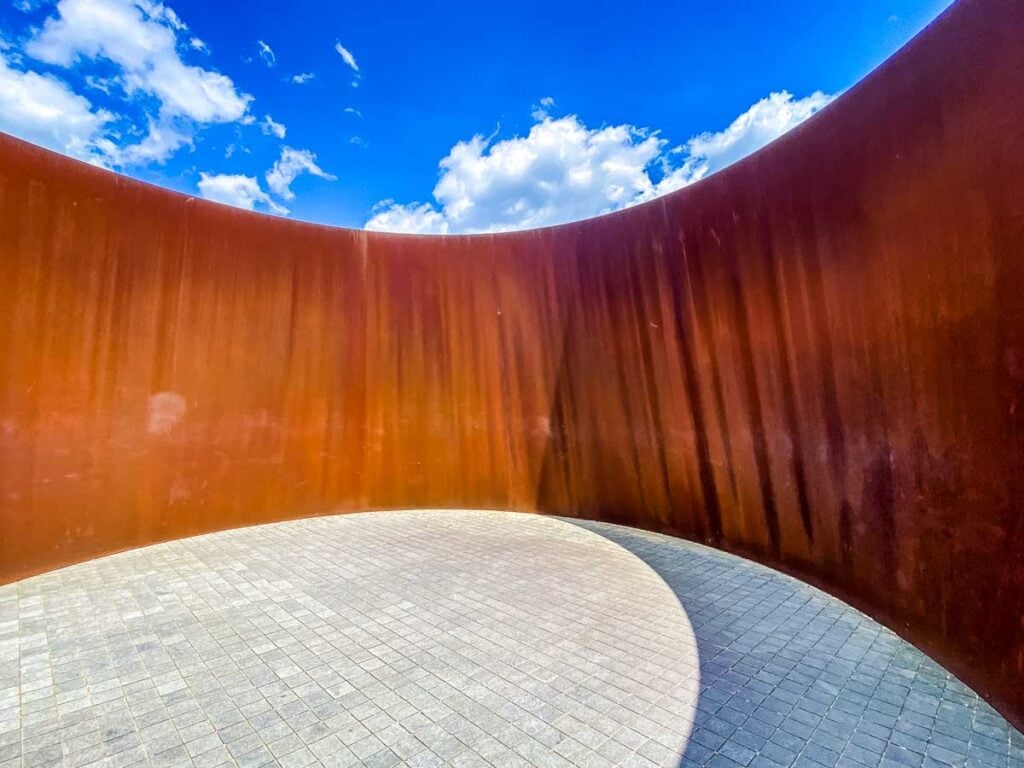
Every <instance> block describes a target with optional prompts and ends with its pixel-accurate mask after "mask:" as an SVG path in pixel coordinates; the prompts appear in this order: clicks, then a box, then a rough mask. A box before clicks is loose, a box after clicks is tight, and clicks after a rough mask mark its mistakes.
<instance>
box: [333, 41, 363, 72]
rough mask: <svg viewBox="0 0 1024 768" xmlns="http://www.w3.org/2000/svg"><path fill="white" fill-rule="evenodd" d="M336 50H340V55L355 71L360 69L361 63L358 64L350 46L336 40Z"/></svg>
mask: <svg viewBox="0 0 1024 768" xmlns="http://www.w3.org/2000/svg"><path fill="white" fill-rule="evenodd" d="M334 50H336V51H337V52H338V55H339V56H341V58H342V59H343V60H344V62H345V63H346V64H348V65H349V66H350V67H351V68H352V71H353V72H358V71H359V65H358V64H356V57H355V56H353V55H352V52H351V51H350V50H349V49H348V48H346V47H345V46H344V45H342V44H341V43H340V42H336V43H335V44H334Z"/></svg>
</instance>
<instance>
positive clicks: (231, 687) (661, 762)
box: [0, 511, 1024, 768]
mask: <svg viewBox="0 0 1024 768" xmlns="http://www.w3.org/2000/svg"><path fill="white" fill-rule="evenodd" d="M8 765H10V766H12V768H13V766H15V765H16V766H18V768H27V767H29V766H65V765H66V766H79V765H81V766H86V765H105V766H111V767H116V766H129V765H143V766H145V765H148V766H196V767H197V768H216V767H217V766H221V765H230V766H251V767H252V768H258V766H263V765H280V766H284V767H285V768H289V767H291V768H304V766H356V765H364V766H381V767H383V768H389V767H390V766H398V765H410V766H440V765H450V766H467V767H472V766H489V768H498V767H499V766H505V765H533V766H571V765H578V766H586V767H587V768H591V767H593V768H601V767H602V766H612V765H618V766H637V768H651V766H672V768H675V767H676V766H725V767H726V768H736V766H758V767H761V768H778V767H779V766H790V767H794V766H807V767H808V768H830V767H831V766H842V767H843V768H872V766H879V765H889V766H950V765H955V766H960V765H965V766H972V767H973V766H986V767H987V768H992V767H993V766H994V767H997V768H1024V736H1022V735H1021V734H1019V733H1018V732H1017V731H1015V730H1013V729H1012V728H1011V727H1010V726H1009V725H1008V724H1007V723H1006V721H1005V720H1003V719H1002V718H1001V717H999V715H998V714H996V713H995V712H994V711H992V709H991V708H990V707H988V705H986V704H985V703H984V702H982V701H980V700H979V699H978V697H977V696H976V695H974V694H973V693H972V692H971V691H970V690H969V689H967V688H966V687H964V686H963V685H962V684H961V683H960V682H959V681H958V680H956V678H954V677H952V676H951V675H950V674H949V673H948V672H946V671H945V670H944V669H942V668H941V667H940V666H939V665H938V664H936V663H934V662H933V661H931V660H930V659H928V658H927V657H925V656H923V655H922V654H921V653H919V652H918V651H916V650H915V649H914V648H912V647H911V646H909V645H907V644H906V643H904V642H903V641H901V640H900V639H899V638H897V637H896V636H895V635H893V634H892V633H891V632H889V631H887V630H885V629H884V628H882V627H880V626H879V625H878V624H876V623H875V622H873V621H871V620H870V619H868V618H867V617H865V616H864V615H863V614H860V613H859V612H857V611H855V610H853V609H851V608H850V607H848V606H846V605H844V604H842V603H840V602H839V601H837V600H834V599H832V598H830V597H828V596H827V595H825V594H823V593H822V592H820V591H818V590H816V589H814V588H812V587H810V586H808V585H806V584H803V583H801V582H799V581H796V580H794V579H791V578H788V577H786V576H783V575H781V574H779V573H776V572H774V571H771V570H769V569H766V568H763V567H761V566H758V565H755V564H753V563H750V562H747V561H744V560H741V559H738V558H735V557H732V556H730V555H726V554H724V553H721V552H717V551H715V550H711V549H707V548H705V547H701V546H698V545H695V544H691V543H687V542H683V541H680V540H677V539H672V538H668V537H664V536H658V535H654V534H648V533H644V532H640V531H636V530H633V529H629V528H621V527H618V526H612V525H605V524H598V523H590V522H583V521H574V520H563V519H556V518H547V517H539V516H533V515H517V514H510V513H497V512H469V511H466V512H463V511H444V512H433V511H432V512H387V513H383V512H381V513H370V514H359V515H348V516H342V517H328V518H317V519H310V520H302V521H296V522H289V523H280V524H274V525H267V526H259V527H254V528H248V529H242V530H237V531H228V532H224V533H218V534H212V535H208V536H200V537H196V538H193V539H187V540H183V541H177V542H170V543H167V544H160V545H156V546H152V547H146V548H144V549H140V550H135V551H132V552H125V553H122V554H119V555H114V556H111V557H107V558H101V559H99V560H94V561H91V562H89V563H83V564H81V565H76V566H72V567H70V568H65V569H62V570H59V571H55V572H53V573H49V574H45V575H42V576H38V577H34V578H30V579H25V580H23V581H21V582H17V583H15V584H11V585H7V586H5V587H0V767H2V768H7V766H8Z"/></svg>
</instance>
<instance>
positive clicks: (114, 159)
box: [107, 120, 192, 166]
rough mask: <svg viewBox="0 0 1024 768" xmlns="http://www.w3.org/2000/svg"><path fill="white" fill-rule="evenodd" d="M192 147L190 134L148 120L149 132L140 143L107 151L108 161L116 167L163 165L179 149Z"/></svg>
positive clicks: (168, 124) (166, 124) (111, 148)
mask: <svg viewBox="0 0 1024 768" xmlns="http://www.w3.org/2000/svg"><path fill="white" fill-rule="evenodd" d="M184 146H188V147H191V146H192V134H191V133H189V132H187V131H181V130H179V129H178V128H176V127H175V126H174V125H173V124H171V123H166V122H159V121H155V120H150V122H149V130H148V132H147V133H146V136H145V137H144V138H143V139H142V141H140V142H138V143H137V144H130V145H128V146H125V147H116V146H111V147H109V148H108V149H107V156H108V159H109V161H110V162H111V163H112V164H113V165H116V166H128V165H147V164H149V163H163V162H166V161H167V159H168V158H169V157H170V156H171V155H173V154H174V153H175V152H176V151H177V150H178V149H180V148H181V147H184Z"/></svg>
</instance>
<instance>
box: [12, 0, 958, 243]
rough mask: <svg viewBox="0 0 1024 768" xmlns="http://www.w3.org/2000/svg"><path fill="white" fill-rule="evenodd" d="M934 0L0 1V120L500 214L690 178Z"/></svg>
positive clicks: (298, 187)
mask: <svg viewBox="0 0 1024 768" xmlns="http://www.w3.org/2000/svg"><path fill="white" fill-rule="evenodd" d="M948 4H949V2H948V0H857V2H839V3H822V2H821V0H814V1H813V2H812V1H811V0H775V1H773V2H761V3H756V2H752V0H687V1H685V2H684V1H677V2H647V1H646V0H633V1H632V2H622V1H621V0H620V1H619V2H605V1H604V0H587V1H585V2H577V0H565V1H562V0H545V1H544V2H534V1H533V0H526V1H524V2H518V3H516V4H514V5H510V4H505V3H480V2H473V3H469V2H434V3H409V4H397V5H396V4H394V3H377V2H366V1H365V0H358V1H357V2H333V1H332V2H322V1H320V0H308V1H306V2H296V3H289V4H282V3H281V2H280V1H279V0H277V1H276V2H269V1H268V0H247V1H246V2H240V1H239V2H235V1H233V0H219V1H212V0H169V2H166V3H163V4H161V3H158V2H155V0H54V1H53V2H44V1H42V0H0V130H3V131H6V132H8V133H12V134H15V135H18V136H21V137H23V138H27V139H29V140H31V141H35V142H36V143H40V144H44V145H46V146H49V147H51V148H53V149H57V150H59V151H62V152H66V153H67V154H70V155H73V156H76V157H79V158H81V159H84V160H87V161H89V162H93V163H96V164H99V165H103V166H105V167H108V168H111V169H114V170H118V171H120V172H123V173H126V174H128V175H131V176H134V177H137V178H140V179H144V180H146V181H150V182H153V183H156V184H161V185H163V186H167V187H170V188H172V189H176V190H179V191H181V192H185V193H188V194H193V195H202V196H205V197H209V198H211V199H216V200H219V201H221V202H226V203H229V204H234V205H239V206H241V207H245V208H252V209H255V210H259V211H264V212H271V213H276V214H278V215H288V216H292V217H295V218H299V219H303V220H308V221H316V222H322V223H327V224H336V225H341V226H348V227H363V226H367V225H369V226H370V227H371V228H377V229H390V230H399V231H418V232H433V233H442V232H468V231H499V230H507V229H519V228H524V227H530V226H542V225H547V224H553V223H558V222H561V221H569V220H574V219H579V218H584V217H586V216H591V215H596V214H598V213H602V212H606V211H609V210H615V209H616V208H621V207H624V206H628V205H632V204H635V203H636V202H640V201H643V200H646V199H650V198H652V197H655V196H657V195H659V194H663V193H665V192H667V191H670V190H672V189H675V188H678V187H680V186H684V185H685V184H688V183H692V182H693V181H695V180H698V179H699V178H702V177H703V176H706V175H707V174H708V173H712V172H714V171H715V170H717V169H718V168H721V167H723V166H725V165H727V164H728V163H730V162H733V161H734V160H736V159H738V158H739V157H741V156H743V155H744V154H746V153H748V152H750V151H752V150H754V149H756V148H757V147H759V146H761V145H763V144H764V143H766V142H767V141H770V140H771V139H772V138H775V136H777V135H779V134H780V133H782V132H784V131H785V130H787V129H789V128H791V127H792V126H793V125H795V124H797V123H798V122H800V121H801V120H803V119H805V118H806V117H807V116H809V115H810V114H813V113H814V112H815V111H817V110H818V109H820V108H821V107H823V106H824V105H826V104H827V103H828V101H829V100H830V99H831V98H833V97H834V96H835V95H836V94H838V93H840V92H842V91H843V90H845V89H846V88H848V87H849V86H850V85H852V84H853V83H855V82H856V81H857V80H859V79H860V78H861V77H863V76H864V75H865V74H866V73H867V72H869V71H870V70H871V69H872V68H874V67H875V66H877V65H878V64H879V63H880V62H881V61H883V60H884V59H885V58H886V57H887V56H889V55H890V54H891V53H893V52H894V51H895V50H896V49H898V48H899V47H900V46H901V45H902V44H903V43H904V42H906V41H907V40H908V39H909V38H910V37H912V36H913V35H914V34H915V33H916V32H917V31H919V30H920V29H921V28H922V27H923V26H924V25H925V24H927V23H928V22H929V21H930V20H931V19H933V18H934V17H935V16H936V15H937V14H938V13H940V12H941V11H942V10H943V9H944V8H945V7H946V6H947V5H948Z"/></svg>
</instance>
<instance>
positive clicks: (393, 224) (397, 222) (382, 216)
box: [366, 199, 449, 235]
mask: <svg viewBox="0 0 1024 768" xmlns="http://www.w3.org/2000/svg"><path fill="white" fill-rule="evenodd" d="M371 213H372V214H373V217H372V218H371V219H370V221H369V222H367V224H366V228H367V229H372V230H376V231H378V232H408V233H412V234H418V235H447V234H448V232H449V225H448V219H446V218H445V217H444V214H443V213H441V212H440V211H438V210H437V209H436V208H434V206H432V205H431V204H430V203H413V204H411V205H398V204H397V203H396V202H395V201H394V200H390V199H389V200H381V201H380V202H379V203H377V204H376V205H375V206H373V210H372V211H371Z"/></svg>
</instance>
